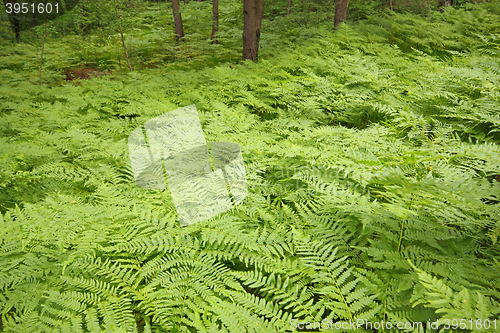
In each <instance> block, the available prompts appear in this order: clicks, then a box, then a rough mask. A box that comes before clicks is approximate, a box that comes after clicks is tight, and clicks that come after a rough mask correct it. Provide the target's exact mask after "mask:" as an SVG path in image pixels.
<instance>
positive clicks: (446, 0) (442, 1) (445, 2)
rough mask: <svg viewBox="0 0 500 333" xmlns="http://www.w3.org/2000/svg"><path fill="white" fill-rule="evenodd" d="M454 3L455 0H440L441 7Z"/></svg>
mask: <svg viewBox="0 0 500 333" xmlns="http://www.w3.org/2000/svg"><path fill="white" fill-rule="evenodd" d="M451 5H453V0H439V7H449V6H451Z"/></svg>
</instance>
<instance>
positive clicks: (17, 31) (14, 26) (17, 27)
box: [3, 0, 21, 40]
mask: <svg viewBox="0 0 500 333" xmlns="http://www.w3.org/2000/svg"><path fill="white" fill-rule="evenodd" d="M11 3H12V4H15V3H17V0H13V1H11ZM3 4H4V6H5V7H6V6H7V0H3ZM6 10H7V9H6ZM7 16H8V18H9V21H10V25H11V26H12V30H14V33H15V34H16V40H19V37H20V36H21V35H20V34H21V26H20V25H19V20H18V18H17V16H16V14H15V13H14V11H12V13H11V14H8V15H7Z"/></svg>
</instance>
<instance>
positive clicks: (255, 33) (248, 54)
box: [243, 0, 264, 61]
mask: <svg viewBox="0 0 500 333" xmlns="http://www.w3.org/2000/svg"><path fill="white" fill-rule="evenodd" d="M263 11H264V0H243V22H244V25H243V60H246V59H250V60H252V61H257V59H258V53H259V40H260V27H261V23H262V13H263Z"/></svg>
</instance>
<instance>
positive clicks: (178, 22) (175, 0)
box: [172, 0, 184, 39]
mask: <svg viewBox="0 0 500 333" xmlns="http://www.w3.org/2000/svg"><path fill="white" fill-rule="evenodd" d="M179 10H180V4H179V0H172V12H173V14H174V23H175V34H176V35H177V39H179V38H182V37H184V27H183V26H182V17H181V13H180V12H179Z"/></svg>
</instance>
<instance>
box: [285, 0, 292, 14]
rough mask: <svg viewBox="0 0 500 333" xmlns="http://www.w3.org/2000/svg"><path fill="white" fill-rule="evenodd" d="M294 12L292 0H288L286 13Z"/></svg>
mask: <svg viewBox="0 0 500 333" xmlns="http://www.w3.org/2000/svg"><path fill="white" fill-rule="evenodd" d="M291 13H292V0H288V5H287V7H286V15H287V16H288V15H290V14H291Z"/></svg>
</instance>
